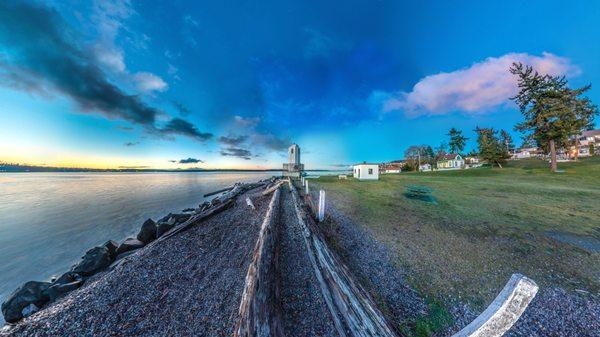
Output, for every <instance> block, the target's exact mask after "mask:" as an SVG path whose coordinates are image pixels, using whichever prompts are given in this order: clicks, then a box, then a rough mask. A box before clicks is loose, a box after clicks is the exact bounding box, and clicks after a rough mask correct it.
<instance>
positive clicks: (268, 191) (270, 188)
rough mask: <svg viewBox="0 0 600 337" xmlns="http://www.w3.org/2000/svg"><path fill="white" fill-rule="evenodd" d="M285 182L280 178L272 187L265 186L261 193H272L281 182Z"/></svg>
mask: <svg viewBox="0 0 600 337" xmlns="http://www.w3.org/2000/svg"><path fill="white" fill-rule="evenodd" d="M284 183H285V180H282V181H280V182H277V183H276V184H275V185H273V186H272V187H269V188H267V189H266V190H264V191H263V192H262V195H267V194H269V193H272V192H273V191H275V190H276V189H278V188H279V187H280V186H281V185H282V184H284Z"/></svg>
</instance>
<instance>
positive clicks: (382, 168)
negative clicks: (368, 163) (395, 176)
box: [379, 162, 402, 174]
mask: <svg viewBox="0 0 600 337" xmlns="http://www.w3.org/2000/svg"><path fill="white" fill-rule="evenodd" d="M379 172H380V173H382V174H383V173H400V172H402V163H399V162H391V163H383V164H379Z"/></svg>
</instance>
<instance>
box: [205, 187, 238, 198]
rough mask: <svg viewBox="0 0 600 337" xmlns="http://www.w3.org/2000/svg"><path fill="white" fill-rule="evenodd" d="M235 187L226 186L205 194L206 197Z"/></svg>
mask: <svg viewBox="0 0 600 337" xmlns="http://www.w3.org/2000/svg"><path fill="white" fill-rule="evenodd" d="M234 187H235V186H230V187H225V188H223V189H220V190H217V191H214V192H210V193H206V194H205V195H204V197H205V198H206V197H210V196H211V195H215V194H219V193H222V192H226V191H230V190H232V189H233V188H234Z"/></svg>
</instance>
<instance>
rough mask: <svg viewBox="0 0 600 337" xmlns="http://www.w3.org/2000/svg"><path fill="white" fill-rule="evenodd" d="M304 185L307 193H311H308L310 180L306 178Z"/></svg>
mask: <svg viewBox="0 0 600 337" xmlns="http://www.w3.org/2000/svg"><path fill="white" fill-rule="evenodd" d="M304 187H306V193H305V194H306V195H309V194H308V180H304Z"/></svg>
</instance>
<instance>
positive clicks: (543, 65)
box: [369, 52, 581, 116]
mask: <svg viewBox="0 0 600 337" xmlns="http://www.w3.org/2000/svg"><path fill="white" fill-rule="evenodd" d="M513 62H521V63H523V64H527V65H530V66H532V67H533V68H534V69H535V70H537V71H538V72H540V73H543V74H550V75H566V76H576V75H578V74H579V73H580V72H581V71H580V69H579V68H578V67H577V66H575V65H573V64H572V63H571V61H570V60H569V59H568V58H564V57H560V56H556V55H554V54H551V53H546V52H544V53H542V56H535V55H529V54H526V53H509V54H506V55H503V56H501V57H489V58H487V59H485V60H484V61H482V62H478V63H475V64H473V65H472V66H470V67H468V68H463V69H459V70H456V71H453V72H448V73H439V74H435V75H430V76H427V77H424V78H422V79H421V80H420V81H419V82H418V83H417V84H415V86H414V87H413V89H412V91H410V92H402V91H401V92H396V93H390V92H385V91H374V92H373V93H372V94H371V96H370V98H369V104H370V105H371V106H376V107H377V108H379V109H381V111H383V112H389V111H396V110H400V111H404V113H405V114H407V115H409V116H419V115H440V114H445V113H449V112H452V111H461V112H465V113H481V112H486V111H489V110H490V109H491V108H494V107H498V106H502V105H506V104H509V103H510V100H509V97H511V96H514V95H515V94H516V92H517V85H516V78H515V76H514V75H512V74H511V73H510V72H509V68H510V66H511V65H512V63H513Z"/></svg>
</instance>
